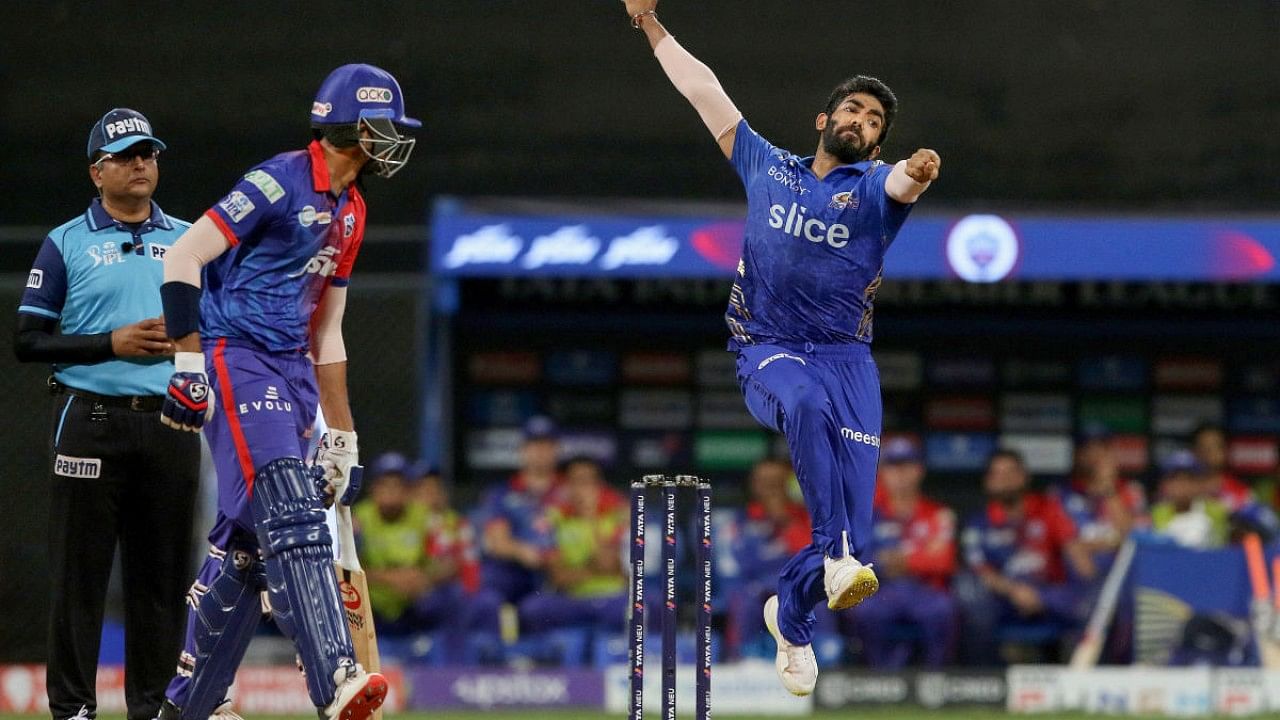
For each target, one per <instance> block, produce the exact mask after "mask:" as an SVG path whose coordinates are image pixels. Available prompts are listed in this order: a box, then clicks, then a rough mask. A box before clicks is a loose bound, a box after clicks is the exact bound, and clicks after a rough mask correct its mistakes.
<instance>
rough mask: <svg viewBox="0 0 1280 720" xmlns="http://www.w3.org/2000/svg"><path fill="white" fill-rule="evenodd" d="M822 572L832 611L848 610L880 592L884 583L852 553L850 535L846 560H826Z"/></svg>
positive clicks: (843, 558)
mask: <svg viewBox="0 0 1280 720" xmlns="http://www.w3.org/2000/svg"><path fill="white" fill-rule="evenodd" d="M822 568H823V572H822V585H823V587H824V588H825V589H826V591H827V607H828V608H830V609H832V610H847V609H849V608H851V607H853V606H855V605H857V604H858V603H860V602H862V601H863V600H866V599H867V598H869V597H871V596H872V595H875V594H876V591H877V590H879V589H880V579H879V578H877V577H876V572H875V570H872V569H871V565H863V564H862V563H860V562H858V561H857V559H856V558H854V557H853V554H852V553H850V552H849V534H848V533H845V535H844V557H841V558H833V557H824V558H823V559H822Z"/></svg>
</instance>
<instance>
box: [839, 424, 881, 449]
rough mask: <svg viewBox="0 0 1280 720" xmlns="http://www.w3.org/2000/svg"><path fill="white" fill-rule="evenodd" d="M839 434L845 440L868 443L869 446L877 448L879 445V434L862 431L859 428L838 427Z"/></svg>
mask: <svg viewBox="0 0 1280 720" xmlns="http://www.w3.org/2000/svg"><path fill="white" fill-rule="evenodd" d="M840 436H841V437H843V438H844V439H845V440H852V441H854V442H856V443H862V444H863V445H870V446H871V447H877V448H878V447H880V436H879V435H872V434H871V433H869V432H862V431H861V430H854V429H853V428H847V427H842V428H840Z"/></svg>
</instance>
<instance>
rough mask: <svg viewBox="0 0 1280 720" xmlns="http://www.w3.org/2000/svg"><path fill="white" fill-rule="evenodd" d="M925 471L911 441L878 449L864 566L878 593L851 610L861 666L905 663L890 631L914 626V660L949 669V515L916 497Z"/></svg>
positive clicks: (905, 652) (952, 533)
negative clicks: (872, 570) (872, 568)
mask: <svg viewBox="0 0 1280 720" xmlns="http://www.w3.org/2000/svg"><path fill="white" fill-rule="evenodd" d="M924 476H925V467H924V461H923V458H922V457H921V454H920V448H919V446H918V445H917V444H916V443H915V441H913V440H910V439H907V438H901V437H900V438H894V439H893V440H890V441H889V442H887V443H885V445H884V447H882V448H881V449H880V479H879V487H878V488H877V489H878V490H879V492H877V494H876V506H875V521H874V522H875V531H874V532H875V539H874V545H873V551H872V560H873V561H874V562H875V564H876V572H877V574H878V575H879V577H880V591H879V592H878V593H876V594H875V595H873V596H871V597H870V598H868V599H867V600H866V601H864V602H863V603H862V604H861V605H859V606H858V607H856V608H854V609H853V610H852V611H851V613H852V619H853V625H854V628H855V629H856V632H857V635H858V636H859V637H860V638H861V639H862V646H863V651H864V653H865V655H866V658H867V664H868V665H870V666H871V667H873V668H877V669H890V670H896V669H899V668H902V667H903V666H905V665H906V664H907V662H908V661H909V660H910V659H911V645H912V643H911V642H909V641H903V640H900V639H897V638H895V637H894V628H895V626H896V625H911V626H915V627H916V628H917V629H918V631H919V634H920V639H921V642H920V643H919V644H920V648H921V656H920V661H921V663H922V664H924V665H925V666H927V667H930V668H939V667H942V666H943V665H946V664H947V663H949V662H951V658H952V655H953V654H954V651H955V641H956V632H957V629H958V622H959V618H958V616H957V608H956V603H955V600H954V599H953V598H952V597H951V592H950V584H951V576H952V574H953V573H954V572H955V568H956V519H955V514H954V513H953V512H952V511H951V510H950V509H949V508H947V507H946V506H944V505H941V504H939V503H937V502H935V501H933V500H931V499H929V498H927V497H925V496H924V494H923V493H922V492H921V490H920V487H921V484H922V483H923V482H924Z"/></svg>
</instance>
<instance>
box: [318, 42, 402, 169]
mask: <svg viewBox="0 0 1280 720" xmlns="http://www.w3.org/2000/svg"><path fill="white" fill-rule="evenodd" d="M311 127H313V128H315V129H317V130H321V131H324V132H325V137H327V138H329V139H330V140H331V141H334V142H335V144H337V145H339V146H343V145H345V146H350V145H355V144H357V143H358V144H359V145H360V147H362V148H363V149H364V151H365V152H366V153H367V154H368V155H369V158H370V159H371V160H372V161H373V165H374V168H375V172H376V173H377V174H378V175H380V176H382V177H391V176H392V175H394V174H395V173H396V172H397V171H398V170H400V168H402V167H404V165H405V163H407V162H408V161H409V153H411V152H412V151H413V145H414V139H413V138H411V137H407V136H405V135H404V134H402V133H401V129H403V128H419V127H422V121H420V120H418V119H417V118H411V117H409V116H408V115H406V114H405V112H404V93H403V92H401V90H400V83H398V82H396V79H395V77H393V76H392V75H391V73H389V72H387V71H386V70H383V69H382V68H380V67H375V66H373V65H368V64H366V63H352V64H350V65H343V66H342V67H339V68H338V69H336V70H334V71H333V72H331V73H329V76H328V77H326V78H325V79H324V82H322V83H320V89H319V90H318V91H317V92H316V98H315V100H314V101H313V102H312V103H311ZM362 128H363V129H365V130H368V131H369V132H368V135H367V136H362V135H361V133H360V130H361V129H362Z"/></svg>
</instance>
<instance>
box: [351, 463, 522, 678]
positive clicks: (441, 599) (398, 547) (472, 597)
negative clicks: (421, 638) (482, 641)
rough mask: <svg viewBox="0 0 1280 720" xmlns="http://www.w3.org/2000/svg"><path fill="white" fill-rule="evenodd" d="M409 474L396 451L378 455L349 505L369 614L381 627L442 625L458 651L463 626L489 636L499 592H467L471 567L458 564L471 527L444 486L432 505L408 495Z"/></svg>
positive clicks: (397, 630) (401, 629) (403, 630)
mask: <svg viewBox="0 0 1280 720" xmlns="http://www.w3.org/2000/svg"><path fill="white" fill-rule="evenodd" d="M408 475H409V467H408V463H407V462H406V461H405V458H404V456H403V455H401V454H399V453H386V454H384V455H381V456H380V457H378V458H377V460H375V461H374V464H373V466H372V468H371V473H370V479H369V481H368V483H369V486H368V488H367V490H366V493H367V495H366V499H365V500H362V501H361V502H359V503H357V504H356V506H355V508H354V510H353V515H354V518H355V521H356V527H357V529H358V531H359V534H358V537H357V540H358V542H359V547H360V560H361V564H362V565H363V566H364V569H365V573H366V575H367V577H368V580H369V595H370V603H371V604H372V606H373V611H374V616H375V621H376V622H377V624H378V631H379V632H381V633H386V634H388V635H395V634H408V633H416V632H429V631H433V630H444V631H445V632H444V637H445V640H446V645H447V647H448V651H449V654H450V657H451V658H457V659H460V658H462V657H463V651H464V647H465V644H466V641H467V633H468V632H485V633H490V634H492V635H493V636H495V637H496V635H497V632H498V599H497V596H496V594H495V593H492V592H488V593H486V592H474V591H475V590H476V588H475V585H476V584H477V583H476V582H475V581H476V573H475V571H474V569H472V570H471V571H470V573H469V574H470V577H469V578H468V577H467V573H466V572H464V570H465V568H466V565H467V559H466V556H467V548H466V546H467V543H468V538H469V535H470V532H471V531H470V529H469V528H468V527H467V525H466V522H465V521H464V520H463V519H462V518H461V516H459V515H458V513H457V512H455V511H454V510H453V509H452V508H450V507H449V505H448V495H447V494H446V493H445V492H444V491H443V487H442V486H441V487H440V489H439V490H438V491H437V492H436V494H435V499H434V501H433V503H432V504H431V505H426V504H423V503H420V502H415V501H413V500H412V499H411V496H412V492H411V490H410V488H409V484H408ZM468 583H469V584H470V585H471V586H472V590H473V592H468V591H467V588H466V585H467V584H468Z"/></svg>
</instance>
